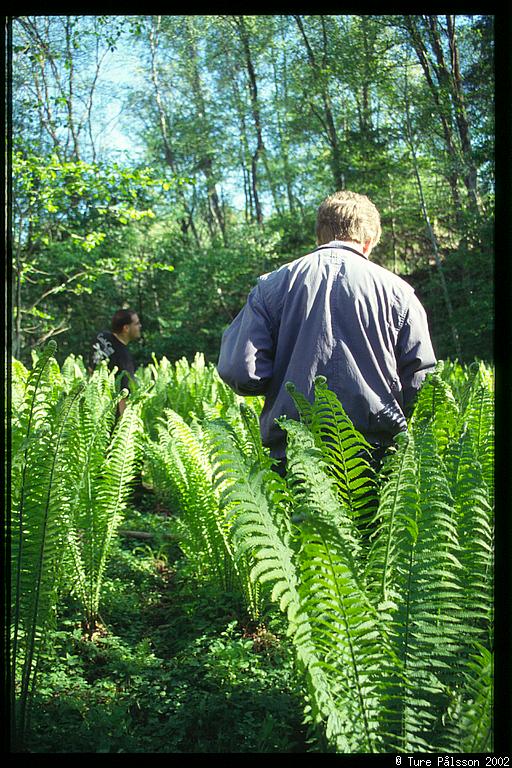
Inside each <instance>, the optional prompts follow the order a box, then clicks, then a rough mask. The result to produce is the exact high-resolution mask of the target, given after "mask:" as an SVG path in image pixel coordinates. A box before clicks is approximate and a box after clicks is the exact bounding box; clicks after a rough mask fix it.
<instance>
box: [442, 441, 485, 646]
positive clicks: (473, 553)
mask: <svg viewBox="0 0 512 768" xmlns="http://www.w3.org/2000/svg"><path fill="white" fill-rule="evenodd" d="M446 465H447V473H448V479H449V482H450V487H451V491H452V495H453V498H454V505H455V511H456V515H457V527H458V536H459V542H460V547H461V551H460V555H459V559H460V562H461V563H462V566H463V568H464V571H463V585H464V592H465V595H464V600H465V604H466V612H467V615H468V616H471V617H472V620H473V622H474V624H475V626H476V627H479V628H480V631H481V632H482V636H481V638H480V640H481V642H487V643H489V644H492V643H491V642H490V638H491V637H492V618H493V565H494V535H493V534H494V520H493V512H492V509H491V507H490V505H489V501H488V488H487V484H486V482H485V480H484V476H483V471H482V467H481V465H480V463H479V461H478V459H477V456H476V451H475V446H474V442H473V432H472V431H471V430H470V429H469V427H468V428H467V429H466V430H465V431H464V432H463V433H462V435H461V436H460V438H459V440H458V441H457V442H454V443H453V444H452V445H451V446H450V447H449V449H448V450H447V452H446Z"/></svg>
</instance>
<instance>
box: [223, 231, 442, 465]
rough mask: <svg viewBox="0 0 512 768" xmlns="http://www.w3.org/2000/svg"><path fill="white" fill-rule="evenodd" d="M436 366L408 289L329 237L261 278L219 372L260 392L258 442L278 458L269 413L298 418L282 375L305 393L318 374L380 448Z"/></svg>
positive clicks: (280, 446) (227, 340) (281, 449)
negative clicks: (322, 376) (300, 256)
mask: <svg viewBox="0 0 512 768" xmlns="http://www.w3.org/2000/svg"><path fill="white" fill-rule="evenodd" d="M434 365H435V355H434V352H433V349H432V345H431V343H430V337H429V333H428V325H427V321H426V316H425V312H424V310H423V308H422V306H421V304H420V303H419V301H418V299H417V298H416V297H415V295H414V291H413V289H412V288H411V286H409V285H408V284H407V283H406V282H405V281H404V280H402V279H401V278H399V277H397V276H396V275H394V274H393V273H391V272H389V271H388V270H386V269H383V268H382V267H380V266H379V265H377V264H375V263H373V262H370V261H369V260H368V259H367V258H365V256H363V255H362V254H361V253H360V252H358V251H357V250H355V249H352V248H350V246H348V245H346V244H342V243H341V242H338V241H332V242H330V243H327V244H325V245H322V246H320V247H319V248H317V249H316V250H315V251H314V252H313V253H311V254H308V255H307V256H305V257H303V258H300V259H297V260H296V261H294V262H291V263H290V264H287V265H284V266H283V267H281V268H280V269H278V270H276V271H274V272H272V273H269V274H267V275H263V276H262V277H261V278H260V280H259V281H258V284H257V285H256V287H255V288H254V289H253V291H251V294H250V295H249V298H248V302H247V304H246V306H245V307H244V309H243V310H242V312H241V313H240V314H239V315H238V316H237V318H236V319H235V320H234V321H233V323H232V325H231V326H230V327H229V328H228V330H227V331H226V332H225V334H224V336H223V340H222V347H221V354H220V358H219V364H218V370H219V374H220V376H221V377H222V378H223V379H224V380H225V381H227V383H228V384H230V385H231V386H232V387H233V388H234V389H236V390H237V391H238V392H240V393H241V394H260V393H261V394H265V406H264V409H263V413H262V417H261V431H262V439H263V442H264V444H265V445H267V446H269V447H270V449H271V453H272V454H273V455H274V456H279V457H282V456H284V454H285V443H284V433H283V432H282V430H280V429H279V428H278V427H277V426H276V424H275V419H276V418H277V417H279V416H281V415H283V414H284V415H287V416H291V417H296V415H297V413H296V410H295V407H294V404H293V401H292V399H291V397H290V395H289V394H288V393H287V392H286V390H285V388H284V384H285V383H286V382H287V381H292V382H293V383H294V384H295V386H296V387H297V389H298V390H299V391H300V392H302V393H303V394H304V395H305V396H306V397H307V398H308V399H312V397H313V385H314V379H315V377H316V376H318V375H324V376H326V378H327V382H328V386H329V388H330V389H332V390H333V391H334V392H335V393H336V395H337V396H338V398H339V400H340V402H341V403H342V405H343V407H344V408H345V410H346V412H347V414H348V415H349V417H350V418H351V419H352V421H353V422H354V425H355V426H356V428H357V429H359V430H360V431H361V432H362V433H363V434H364V435H365V437H366V438H367V439H368V440H369V441H370V442H372V443H374V444H384V445H385V444H388V443H389V442H390V441H391V439H392V436H393V435H394V434H396V433H397V432H399V431H400V430H402V429H404V428H405V426H406V421H405V415H404V412H406V410H407V406H408V404H409V403H411V402H412V400H413V398H414V395H415V394H416V391H417V390H418V389H419V386H420V385H421V382H422V381H423V378H424V375H425V372H427V371H428V370H431V369H432V367H433V366H434Z"/></svg>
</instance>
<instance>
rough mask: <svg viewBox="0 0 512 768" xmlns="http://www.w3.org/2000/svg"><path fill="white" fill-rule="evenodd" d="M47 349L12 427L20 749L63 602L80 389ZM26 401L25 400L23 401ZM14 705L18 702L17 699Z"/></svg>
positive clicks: (15, 718) (15, 721)
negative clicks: (70, 384) (69, 385)
mask: <svg viewBox="0 0 512 768" xmlns="http://www.w3.org/2000/svg"><path fill="white" fill-rule="evenodd" d="M55 348H56V345H55V344H54V343H53V344H52V343H50V344H48V345H47V346H46V348H45V349H44V350H43V352H42V353H41V354H40V355H38V357H37V360H36V363H35V365H34V368H33V369H32V371H31V372H30V374H29V375H28V377H27V380H26V389H25V396H24V398H23V401H24V406H23V407H22V408H21V409H20V412H19V413H18V415H17V420H16V421H15V428H14V432H15V433H16V432H18V433H21V435H22V436H20V434H18V436H17V437H15V439H14V440H13V447H14V452H13V462H12V484H11V489H12V498H11V501H12V517H11V530H10V537H11V539H10V540H11V555H12V560H11V568H12V571H11V573H12V576H11V587H12V595H11V605H12V607H11V619H12V627H11V679H12V683H13V685H12V691H11V695H12V700H11V717H12V727H13V738H14V740H15V743H16V744H18V745H20V744H22V743H23V738H24V734H25V730H26V727H27V725H28V717H29V713H30V705H31V701H32V697H33V693H34V690H35V686H36V680H37V671H38V665H39V661H40V658H41V653H42V650H43V648H44V643H45V640H46V635H47V631H48V629H49V627H50V625H51V622H52V620H53V615H54V611H55V607H56V604H57V599H58V592H57V588H58V584H59V581H60V570H61V567H62V554H63V551H64V548H65V542H66V536H67V529H68V526H69V516H70V505H71V494H70V488H71V486H72V471H73V469H72V462H71V461H70V456H69V447H70V445H72V442H73V438H74V435H75V434H76V432H75V429H74V420H75V417H76V412H77V408H78V402H79V397H80V394H81V386H82V385H79V386H78V387H76V388H75V389H74V390H72V391H71V392H70V393H69V394H68V395H66V396H64V397H60V398H59V396H58V392H59V387H60V389H61V391H62V386H61V385H62V379H61V378H60V371H59V369H58V365H57V363H56V361H55V360H54V358H53V354H54V352H55ZM20 399H21V396H20ZM16 699H17V700H16Z"/></svg>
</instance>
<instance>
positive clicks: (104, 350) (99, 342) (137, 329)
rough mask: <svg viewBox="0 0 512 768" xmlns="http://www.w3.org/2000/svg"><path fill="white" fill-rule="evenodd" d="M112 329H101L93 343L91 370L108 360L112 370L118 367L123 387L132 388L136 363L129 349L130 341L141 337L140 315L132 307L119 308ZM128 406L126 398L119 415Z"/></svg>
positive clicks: (122, 402) (120, 407) (121, 403)
mask: <svg viewBox="0 0 512 768" xmlns="http://www.w3.org/2000/svg"><path fill="white" fill-rule="evenodd" d="M110 327H111V330H110V331H100V332H99V333H98V334H97V336H96V338H95V339H94V341H93V343H92V352H91V356H90V366H89V370H91V371H92V370H93V369H94V368H95V366H96V365H98V363H100V362H101V361H102V360H107V361H108V367H109V368H110V370H112V369H113V368H114V366H116V367H117V369H118V372H119V373H120V374H121V380H120V385H121V389H123V388H126V389H128V390H129V389H130V379H131V378H133V375H134V373H135V369H136V365H135V362H134V360H133V358H132V356H131V354H130V352H129V351H128V349H127V345H128V344H129V343H130V341H136V340H137V339H140V336H141V329H142V324H141V322H140V320H139V316H138V315H137V313H136V312H134V311H133V310H132V309H118V310H117V312H115V313H114V316H113V317H112V322H111V326H110ZM125 407H126V400H121V401H120V403H119V415H120V416H121V415H122V413H123V411H124V409H125Z"/></svg>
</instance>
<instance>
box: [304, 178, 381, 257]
mask: <svg viewBox="0 0 512 768" xmlns="http://www.w3.org/2000/svg"><path fill="white" fill-rule="evenodd" d="M380 235H381V226H380V215H379V212H378V210H377V208H376V207H375V206H374V204H373V203H372V201H371V200H369V198H367V197H366V195H359V194H357V192H349V191H348V190H342V191H341V192H335V193H334V194H333V195H330V196H329V197H327V198H326V199H325V200H324V201H323V203H322V204H321V205H320V207H319V208H318V214H317V219H316V240H317V243H318V245H324V244H325V243H329V242H330V241H331V240H345V241H346V240H348V241H351V242H354V243H359V244H360V245H361V246H362V247H363V250H364V252H365V253H369V252H370V251H371V249H372V248H374V247H375V246H376V245H377V243H378V242H379V240H380Z"/></svg>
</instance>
